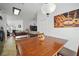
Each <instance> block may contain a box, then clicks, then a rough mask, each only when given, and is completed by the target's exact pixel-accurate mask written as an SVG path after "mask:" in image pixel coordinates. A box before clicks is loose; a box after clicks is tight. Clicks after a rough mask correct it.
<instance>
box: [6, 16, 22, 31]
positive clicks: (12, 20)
mask: <svg viewBox="0 0 79 59" xmlns="http://www.w3.org/2000/svg"><path fill="white" fill-rule="evenodd" d="M7 24H8V26H13V30H21V31H22V30H23V19H21V18H18V17H17V16H13V15H7ZM18 25H21V28H19V27H18Z"/></svg>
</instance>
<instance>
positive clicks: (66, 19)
mask: <svg viewBox="0 0 79 59" xmlns="http://www.w3.org/2000/svg"><path fill="white" fill-rule="evenodd" d="M54 27H55V28H63V27H79V9H77V10H73V11H70V12H66V13H63V14H60V15H56V16H54Z"/></svg>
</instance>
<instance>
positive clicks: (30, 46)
mask: <svg viewBox="0 0 79 59" xmlns="http://www.w3.org/2000/svg"><path fill="white" fill-rule="evenodd" d="M65 43H67V40H65V39H60V38H56V37H51V36H45V39H44V40H43V41H40V40H39V39H38V37H32V38H19V40H16V45H17V50H18V55H20V56H56V55H57V54H58V52H59V51H60V50H61V49H62V48H63V47H64V45H65Z"/></svg>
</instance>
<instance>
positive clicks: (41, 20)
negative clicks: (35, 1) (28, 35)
mask: <svg viewBox="0 0 79 59" xmlns="http://www.w3.org/2000/svg"><path fill="white" fill-rule="evenodd" d="M56 6H57V7H56V10H55V12H53V13H52V15H50V16H49V17H46V16H45V15H43V14H42V13H41V11H39V12H38V16H37V26H38V31H40V32H44V33H45V34H46V35H49V36H54V37H58V38H63V39H67V40H68V42H67V44H66V45H65V47H67V48H69V49H71V50H73V51H77V48H78V44H79V43H78V41H79V27H76V28H74V27H73V28H54V16H55V15H57V14H61V13H65V12H68V11H72V10H75V9H79V4H56Z"/></svg>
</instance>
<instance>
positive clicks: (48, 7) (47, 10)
mask: <svg viewBox="0 0 79 59" xmlns="http://www.w3.org/2000/svg"><path fill="white" fill-rule="evenodd" d="M55 9H56V5H55V4H54V3H45V4H43V6H42V7H41V11H42V13H43V14H45V15H47V16H49V15H50V14H51V13H52V12H54V11H55Z"/></svg>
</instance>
